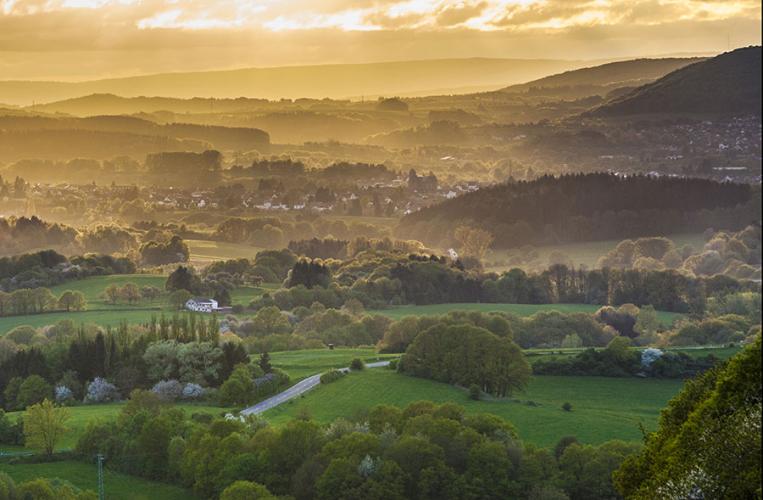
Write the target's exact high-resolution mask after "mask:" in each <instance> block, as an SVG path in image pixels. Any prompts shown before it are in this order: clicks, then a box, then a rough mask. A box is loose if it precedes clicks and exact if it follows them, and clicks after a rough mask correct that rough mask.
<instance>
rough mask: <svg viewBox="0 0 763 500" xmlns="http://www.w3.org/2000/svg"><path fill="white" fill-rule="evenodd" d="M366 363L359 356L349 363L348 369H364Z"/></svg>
mask: <svg viewBox="0 0 763 500" xmlns="http://www.w3.org/2000/svg"><path fill="white" fill-rule="evenodd" d="M365 368H366V364H365V363H364V362H363V360H362V359H360V358H355V359H353V360H352V362H351V363H350V370H365Z"/></svg>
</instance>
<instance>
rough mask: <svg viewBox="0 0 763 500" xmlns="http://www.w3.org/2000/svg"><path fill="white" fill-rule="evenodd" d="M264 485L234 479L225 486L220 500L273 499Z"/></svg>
mask: <svg viewBox="0 0 763 500" xmlns="http://www.w3.org/2000/svg"><path fill="white" fill-rule="evenodd" d="M275 499H276V497H275V496H274V495H273V494H272V493H270V492H269V491H268V489H267V488H266V487H264V486H263V485H261V484H259V483H253V482H251V481H236V482H234V483H233V484H231V485H230V486H228V487H227V488H225V489H224V490H223V492H222V494H221V495H220V500H275Z"/></svg>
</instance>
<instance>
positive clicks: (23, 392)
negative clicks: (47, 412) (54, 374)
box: [16, 375, 53, 408]
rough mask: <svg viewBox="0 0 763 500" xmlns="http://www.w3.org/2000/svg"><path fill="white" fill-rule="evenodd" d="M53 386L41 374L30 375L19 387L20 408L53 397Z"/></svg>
mask: <svg viewBox="0 0 763 500" xmlns="http://www.w3.org/2000/svg"><path fill="white" fill-rule="evenodd" d="M52 392H53V388H52V387H51V385H50V384H49V383H47V382H46V381H45V379H44V378H42V377H40V376H39V375H30V376H28V377H27V378H25V379H24V381H23V382H22V383H21V386H20V387H19V393H18V396H17V398H16V404H17V405H18V407H19V408H26V407H28V406H30V405H33V404H35V403H39V402H41V401H43V400H45V399H47V398H50V397H51V394H52Z"/></svg>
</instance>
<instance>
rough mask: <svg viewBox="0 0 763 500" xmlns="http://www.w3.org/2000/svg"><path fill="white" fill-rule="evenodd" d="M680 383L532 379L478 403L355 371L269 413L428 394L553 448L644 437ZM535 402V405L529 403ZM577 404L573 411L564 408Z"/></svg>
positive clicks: (349, 411) (333, 409) (331, 414)
mask: <svg viewBox="0 0 763 500" xmlns="http://www.w3.org/2000/svg"><path fill="white" fill-rule="evenodd" d="M682 385H683V382H682V381H680V380H654V379H637V378H605V377H551V376H536V377H533V379H532V381H531V382H530V384H529V386H528V388H527V390H526V392H524V393H521V394H516V395H514V396H513V398H512V399H511V400H510V399H505V400H494V401H472V400H470V399H469V398H468V396H467V393H466V391H465V390H462V389H459V388H457V387H453V386H450V385H447V384H442V383H439V382H434V381H431V380H426V379H421V378H414V377H409V376H406V375H401V374H398V373H396V372H393V371H391V370H387V369H384V368H375V369H369V370H366V371H365V372H362V373H352V374H350V375H348V376H347V377H344V378H343V379H341V380H338V381H336V382H333V383H331V384H329V385H325V386H319V387H318V388H317V389H315V390H313V391H311V392H310V393H308V394H306V395H305V396H303V397H301V398H298V399H296V400H293V401H292V402H289V403H286V404H284V405H282V406H279V407H277V408H274V409H272V410H270V411H268V412H266V413H265V417H266V418H267V419H268V420H269V421H271V422H272V423H273V424H281V423H284V422H286V421H288V420H289V419H291V418H292V417H294V416H295V415H297V412H299V411H300V409H301V408H303V407H304V408H307V409H308V410H309V412H310V414H311V415H312V417H313V418H314V419H315V420H316V421H318V422H322V423H325V422H330V421H332V420H334V419H335V418H337V417H352V416H354V415H356V414H357V413H358V412H361V411H362V410H363V409H365V408H369V407H371V406H373V405H376V404H391V405H395V406H401V407H402V406H405V405H407V404H408V403H411V402H413V401H418V400H422V399H426V400H431V401H435V402H438V403H444V402H447V401H452V402H455V403H458V404H460V405H463V406H464V407H465V408H466V410H467V412H469V413H493V414H495V415H499V416H501V417H503V418H505V419H507V420H509V421H510V422H512V423H513V424H514V425H515V426H516V427H517V429H518V431H519V435H520V437H521V438H522V439H523V440H524V441H526V442H530V443H534V444H536V445H539V446H553V445H554V444H555V443H556V442H557V441H558V440H559V439H560V438H562V437H563V436H569V435H573V436H576V437H577V438H578V439H579V440H581V441H583V442H585V443H601V442H603V441H607V440H610V439H622V440H626V441H639V440H640V439H641V431H640V430H639V424H643V425H644V427H645V428H646V429H648V430H653V429H655V428H656V425H657V418H658V416H659V413H660V410H661V409H662V408H663V407H665V405H666V403H667V402H668V400H670V399H671V398H672V397H673V396H674V395H676V394H677V393H678V391H679V390H680V389H681V386H682ZM530 401H532V402H533V403H532V404H528V402H530ZM565 402H570V403H571V404H572V408H573V409H572V411H570V412H566V411H564V410H562V408H561V406H562V404H563V403H565Z"/></svg>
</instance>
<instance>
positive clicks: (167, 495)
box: [0, 461, 197, 500]
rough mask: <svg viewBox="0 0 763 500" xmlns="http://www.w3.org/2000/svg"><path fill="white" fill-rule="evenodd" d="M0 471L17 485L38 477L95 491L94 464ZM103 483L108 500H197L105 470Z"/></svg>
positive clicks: (22, 466) (180, 491)
mask: <svg viewBox="0 0 763 500" xmlns="http://www.w3.org/2000/svg"><path fill="white" fill-rule="evenodd" d="M0 471H2V472H5V473H7V474H8V475H10V476H11V477H12V478H13V479H14V480H15V481H16V482H17V483H20V482H23V481H29V480H31V479H36V478H38V477H46V478H56V477H57V478H60V479H65V480H66V481H69V482H70V483H72V484H73V485H74V486H76V487H78V488H81V489H83V490H92V491H94V492H97V491H98V479H97V478H98V476H97V469H96V465H95V464H94V463H93V464H87V463H83V462H73V461H63V462H51V463H42V464H14V465H11V464H8V463H5V462H0ZM103 476H104V478H103V484H104V490H105V493H106V498H108V499H109V500H154V499H155V500H187V499H192V498H197V497H196V496H195V495H194V494H193V492H191V491H189V490H185V489H183V488H179V487H177V486H172V485H169V484H164V483H158V482H155V481H149V480H147V479H142V478H138V477H135V476H128V475H126V474H120V473H118V472H113V471H110V470H109V469H108V468H105V469H104V474H103Z"/></svg>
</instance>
